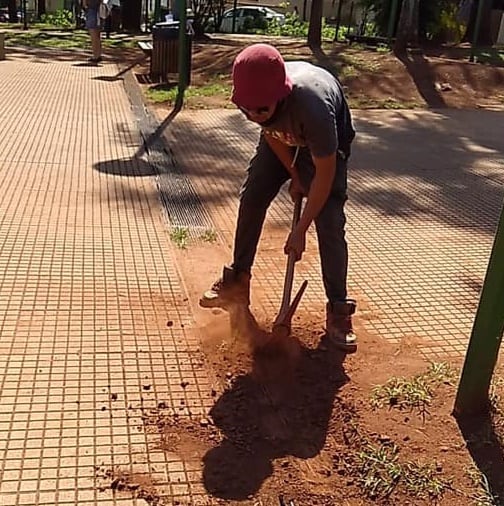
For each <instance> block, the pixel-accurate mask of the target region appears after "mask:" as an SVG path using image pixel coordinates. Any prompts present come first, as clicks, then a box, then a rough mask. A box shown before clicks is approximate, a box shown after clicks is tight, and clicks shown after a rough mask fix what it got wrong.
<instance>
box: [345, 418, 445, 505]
mask: <svg viewBox="0 0 504 506" xmlns="http://www.w3.org/2000/svg"><path fill="white" fill-rule="evenodd" d="M346 441H347V444H350V445H351V446H352V447H353V448H354V451H353V452H352V453H350V455H349V457H348V458H347V459H345V464H346V470H347V472H348V473H349V474H350V475H352V476H355V477H356V478H357V482H358V484H359V486H360V487H361V488H362V490H363V492H364V494H365V495H366V496H367V497H368V498H370V499H372V500H374V501H379V500H383V499H387V498H388V497H389V496H390V495H391V494H392V493H393V492H394V491H395V490H396V489H398V490H399V489H400V490H401V491H402V492H403V493H406V494H408V495H409V496H411V497H421V498H430V499H437V498H439V497H441V496H442V495H443V493H444V492H445V491H446V490H448V489H449V488H451V485H450V482H449V481H448V480H446V479H443V478H442V477H441V476H440V471H441V469H438V468H437V466H436V465H434V464H424V463H419V462H412V461H404V462H401V461H400V459H399V448H398V447H397V446H396V445H395V444H394V443H393V442H392V441H386V442H378V443H375V442H373V441H371V440H370V439H369V438H368V437H367V436H366V435H363V434H362V433H360V432H359V430H358V428H357V427H356V426H353V428H351V429H350V431H349V432H347V434H346Z"/></svg>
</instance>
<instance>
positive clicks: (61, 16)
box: [40, 9, 75, 28]
mask: <svg viewBox="0 0 504 506" xmlns="http://www.w3.org/2000/svg"><path fill="white" fill-rule="evenodd" d="M40 21H41V22H42V23H44V24H45V25H49V26H54V27H56V28H71V27H72V26H73V25H74V24H75V21H74V17H73V14H72V12H71V11H67V10H64V9H63V10H58V11H56V12H53V13H49V14H42V16H40Z"/></svg>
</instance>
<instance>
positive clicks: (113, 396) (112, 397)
mask: <svg viewBox="0 0 504 506" xmlns="http://www.w3.org/2000/svg"><path fill="white" fill-rule="evenodd" d="M110 398H111V399H112V400H113V401H117V394H116V393H111V394H110Z"/></svg>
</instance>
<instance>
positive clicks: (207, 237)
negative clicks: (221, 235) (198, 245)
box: [200, 229, 217, 243]
mask: <svg viewBox="0 0 504 506" xmlns="http://www.w3.org/2000/svg"><path fill="white" fill-rule="evenodd" d="M200 239H201V240H202V241H204V242H210V243H214V242H215V241H217V232H216V231H215V230H211V229H209V230H205V231H204V232H203V233H202V234H201V235H200Z"/></svg>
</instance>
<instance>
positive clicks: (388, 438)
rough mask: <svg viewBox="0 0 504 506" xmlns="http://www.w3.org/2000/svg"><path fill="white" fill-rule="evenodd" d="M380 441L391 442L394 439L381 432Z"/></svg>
mask: <svg viewBox="0 0 504 506" xmlns="http://www.w3.org/2000/svg"><path fill="white" fill-rule="evenodd" d="M378 441H380V443H390V441H392V439H391V438H390V437H388V436H385V435H384V434H381V435H380V436H378Z"/></svg>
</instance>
